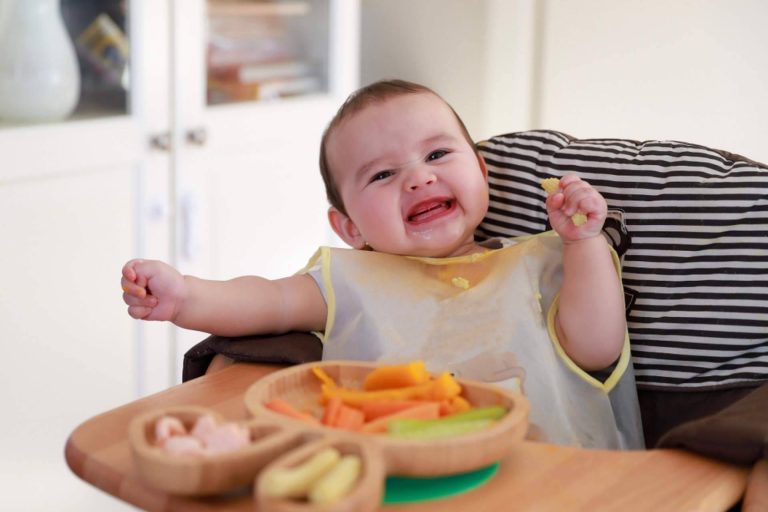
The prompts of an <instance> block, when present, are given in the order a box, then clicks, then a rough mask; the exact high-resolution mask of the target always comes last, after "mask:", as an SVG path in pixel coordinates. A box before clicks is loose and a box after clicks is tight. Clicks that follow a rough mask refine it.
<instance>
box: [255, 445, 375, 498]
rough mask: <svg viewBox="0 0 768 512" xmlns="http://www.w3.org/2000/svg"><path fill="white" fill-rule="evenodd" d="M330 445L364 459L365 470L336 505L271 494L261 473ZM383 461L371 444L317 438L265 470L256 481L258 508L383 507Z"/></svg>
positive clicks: (295, 462)
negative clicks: (322, 504) (323, 504)
mask: <svg viewBox="0 0 768 512" xmlns="http://www.w3.org/2000/svg"><path fill="white" fill-rule="evenodd" d="M327 447H333V448H336V449H337V450H339V452H340V453H341V454H342V455H348V454H354V455H357V456H359V457H360V459H361V461H362V473H361V474H360V476H359V477H358V479H357V481H356V482H355V484H354V487H353V488H352V490H351V491H350V492H349V494H347V495H346V496H344V497H343V498H341V499H340V500H339V501H337V502H335V503H333V504H330V505H325V506H321V505H315V504H312V503H309V502H307V501H303V500H293V499H290V498H276V497H272V496H270V495H269V494H268V493H267V490H266V489H265V486H264V479H263V478H261V475H266V474H267V473H269V472H270V471H272V470H275V469H282V468H290V467H294V466H298V465H300V464H302V463H303V462H305V461H306V460H307V459H309V458H310V457H311V456H312V455H314V454H315V453H317V452H319V451H320V450H322V449H324V448H327ZM383 462H384V461H383V458H382V457H381V451H380V450H379V448H378V447H376V446H375V445H373V444H371V443H358V442H355V441H352V440H346V439H344V438H343V437H334V436H324V437H320V438H317V439H316V440H314V441H310V442H308V443H307V444H305V445H303V446H301V447H299V448H297V449H295V450H292V451H290V452H288V453H286V454H285V455H283V456H282V457H280V458H279V459H276V460H275V461H274V462H272V463H271V464H269V465H268V466H266V467H264V468H263V469H262V471H261V473H260V474H259V477H258V478H256V482H255V484H254V492H253V496H254V499H255V502H256V509H257V510H263V511H267V512H373V511H375V510H378V509H379V507H380V506H381V499H382V497H383V495H384V480H385V479H386V471H385V468H384V463H383Z"/></svg>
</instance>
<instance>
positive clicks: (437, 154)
mask: <svg viewBox="0 0 768 512" xmlns="http://www.w3.org/2000/svg"><path fill="white" fill-rule="evenodd" d="M447 154H448V152H447V151H446V150H444V149H438V150H436V151H433V152H431V153H430V154H429V155H427V162H431V161H432V160H438V159H440V158H443V157H444V156H445V155H447Z"/></svg>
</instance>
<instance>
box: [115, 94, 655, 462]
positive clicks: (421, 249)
mask: <svg viewBox="0 0 768 512" xmlns="http://www.w3.org/2000/svg"><path fill="white" fill-rule="evenodd" d="M320 167H321V173H322V175H323V178H324V180H325V184H326V191H327V195H328V198H329V201H330V203H331V207H330V208H329V211H328V218H329V221H330V224H331V226H332V228H333V230H334V231H335V232H336V233H337V234H338V235H339V237H340V238H341V239H342V240H344V241H345V242H346V243H347V244H348V245H349V246H351V247H352V248H353V249H333V248H328V247H324V248H321V249H320V250H318V252H317V253H316V254H315V256H314V257H313V258H312V259H311V260H310V263H309V265H308V266H307V268H305V269H304V271H302V272H300V273H298V274H296V275H293V276H290V277H286V278H282V279H277V280H268V279H264V278H261V277H256V276H245V277H239V278H236V279H232V280H229V281H210V280H204V279H200V278H196V277H192V276H183V275H181V274H180V273H179V272H178V271H176V270H175V269H173V268H172V267H170V266H168V265H166V264H164V263H161V262H159V261H146V260H131V261H129V262H128V263H126V265H125V266H124V267H123V271H122V274H123V277H122V287H123V290H124V294H123V298H124V300H125V302H126V303H127V304H128V312H129V314H130V315H131V316H132V317H133V318H137V319H144V320H167V321H171V322H173V323H175V324H176V325H178V326H180V327H184V328H187V329H195V330H200V331H203V332H208V333H214V334H218V335H222V336H239V335H245V334H256V333H282V332H287V331H319V332H322V333H323V335H322V337H323V343H324V346H323V358H324V359H367V360H377V361H382V362H388V363H391V362H398V361H400V362H402V361H407V360H413V359H424V360H425V361H426V362H427V364H428V366H429V368H430V369H431V370H432V371H443V370H449V371H452V372H453V373H454V374H456V375H457V376H460V377H465V378H473V379H477V380H484V381H489V382H495V383H498V384H500V385H506V386H510V387H513V386H515V385H516V384H517V383H519V381H520V377H521V376H522V375H523V374H524V376H525V382H524V387H525V392H526V394H527V395H528V398H529V400H530V401H531V404H532V412H531V421H532V423H534V424H536V425H537V426H538V427H539V429H541V431H542V432H543V436H544V438H545V439H547V440H549V441H551V442H556V443H561V444H572V445H580V446H594V447H601V448H619V447H633V448H636V447H640V446H641V443H642V441H641V439H642V434H641V433H640V429H639V416H638V413H637V404H636V396H635V395H634V381H633V379H632V374H631V367H629V366H628V358H629V346H628V340H627V337H626V324H625V320H624V302H623V293H622V288H621V281H620V278H619V275H618V271H617V269H618V265H617V262H616V260H615V258H614V255H613V253H612V252H611V250H610V249H609V247H608V244H607V243H606V241H605V239H604V238H603V237H602V236H601V234H600V233H601V227H602V225H603V222H604V220H605V217H606V210H607V208H606V203H605V200H604V199H603V198H602V196H601V195H600V194H599V193H598V192H597V191H596V190H595V189H594V188H592V187H591V186H590V185H589V184H588V183H586V182H584V181H582V180H581V179H580V178H579V177H578V176H576V175H568V176H566V177H564V178H563V179H562V180H561V181H560V183H559V188H558V189H557V190H556V191H555V192H554V193H552V194H550V195H549V197H548V199H547V212H548V215H549V220H550V224H551V225H552V227H553V229H554V232H549V233H545V234H541V235H537V236H533V237H526V238H523V239H515V240H503V239H494V240H491V241H489V242H487V243H482V244H480V243H477V242H476V241H475V239H474V232H475V228H476V227H477V226H478V225H479V224H480V222H481V221H482V219H483V217H484V216H485V215H486V213H487V210H488V176H487V170H486V166H485V163H484V161H483V159H482V158H481V157H480V156H479V154H478V153H477V151H476V150H475V146H474V144H473V141H472V139H471V137H470V136H469V134H468V132H467V130H466V128H465V126H464V124H463V123H462V121H461V119H460V118H459V117H458V115H457V114H456V113H455V112H454V111H453V109H452V108H451V107H450V106H449V105H448V104H447V103H446V102H445V101H444V100H443V99H442V98H441V97H440V96H438V95H437V94H436V93H435V92H433V91H432V90H430V89H428V88H426V87H423V86H420V85H418V84H413V83H409V82H404V81H399V80H393V81H384V82H377V83H374V84H371V85H369V86H367V87H364V88H363V89H361V90H359V91H357V92H356V93H354V94H353V95H351V96H350V97H349V98H348V99H347V101H346V102H345V103H344V105H342V107H341V109H340V110H339V112H338V113H337V114H336V116H335V117H334V118H333V120H332V121H331V123H330V124H329V126H328V128H327V130H326V132H325V134H324V136H323V139H322V143H321V150H320ZM577 213H579V214H581V215H583V216H584V217H586V222H584V223H583V224H582V225H579V226H577V225H575V224H574V222H573V221H572V217H573V216H574V215H575V214H577ZM606 368H609V370H607V373H609V374H610V375H609V376H608V377H607V378H606V379H604V380H602V381H601V380H599V379H597V378H595V377H594V376H592V375H590V374H589V373H588V372H590V371H595V370H603V369H606ZM619 384H621V385H619ZM617 393H618V394H620V395H621V398H620V399H619V400H614V401H613V402H614V403H613V404H612V403H611V395H616V394H617Z"/></svg>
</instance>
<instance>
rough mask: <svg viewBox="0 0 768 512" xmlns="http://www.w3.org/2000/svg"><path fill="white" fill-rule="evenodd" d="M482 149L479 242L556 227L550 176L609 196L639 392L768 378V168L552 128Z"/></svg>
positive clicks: (684, 148)
mask: <svg viewBox="0 0 768 512" xmlns="http://www.w3.org/2000/svg"><path fill="white" fill-rule="evenodd" d="M478 147H479V149H480V152H481V154H482V155H483V156H484V158H485V160H486V163H487V165H488V172H489V181H490V187H491V204H490V210H489V213H488V215H487V216H486V218H485V220H484V221H483V223H482V224H481V225H480V227H479V228H478V231H477V237H478V238H479V239H484V238H487V237H491V236H519V235H523V234H530V233H538V232H541V231H544V230H547V229H549V225H548V223H547V214H546V209H545V206H544V201H545V197H546V195H545V192H544V191H543V190H542V189H541V187H540V182H541V180H542V179H544V178H547V177H551V176H555V177H562V176H564V175H565V174H567V173H570V172H575V173H577V174H579V175H580V176H581V177H582V178H583V179H585V180H586V181H588V182H589V183H591V184H592V185H593V186H594V187H595V188H597V189H598V190H599V191H600V192H601V193H602V194H603V196H604V197H605V199H606V201H607V202H608V207H609V210H610V211H609V217H611V219H612V220H611V219H609V221H608V222H607V223H606V226H607V227H611V226H612V227H613V228H612V229H609V230H608V232H607V234H608V235H609V238H611V239H612V241H613V242H614V246H619V247H617V251H618V252H619V253H620V254H621V255H623V267H622V268H623V281H624V286H625V289H626V291H627V298H628V301H627V320H628V327H629V333H630V341H631V343H632V356H633V361H634V366H635V375H636V379H637V383H638V387H641V388H646V389H653V388H657V389H678V390H679V389H681V388H685V389H692V390H702V389H707V388H722V387H732V386H741V385H755V384H757V383H760V382H765V381H768V167H766V166H764V165H762V164H759V163H756V162H752V161H749V160H747V159H745V158H743V157H738V156H737V155H732V154H730V153H724V152H721V151H716V150H712V149H709V148H705V147H702V146H697V145H693V144H686V143H682V142H672V141H646V142H637V141H631V140H618V139H599V140H598V139H593V140H576V139H573V138H572V137H570V136H568V135H565V134H563V133H559V132H554V131H529V132H520V133H512V134H508V135H502V136H498V137H494V138H492V139H489V140H487V141H483V142H481V143H479V144H478ZM623 226H626V230H627V231H628V233H627V232H623V233H622V232H621V231H622V229H623ZM630 238H631V242H630Z"/></svg>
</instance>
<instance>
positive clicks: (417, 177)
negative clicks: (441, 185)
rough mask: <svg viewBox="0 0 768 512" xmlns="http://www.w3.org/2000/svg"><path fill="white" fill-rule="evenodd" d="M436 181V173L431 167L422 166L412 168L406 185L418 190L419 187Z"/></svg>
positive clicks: (409, 188)
mask: <svg viewBox="0 0 768 512" xmlns="http://www.w3.org/2000/svg"><path fill="white" fill-rule="evenodd" d="M435 181H437V177H436V176H435V173H433V172H432V171H431V170H430V169H429V168H424V167H420V168H415V169H411V172H410V173H408V180H407V183H406V185H407V187H408V190H416V189H418V188H419V187H424V186H427V185H431V184H433V183H434V182H435Z"/></svg>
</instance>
